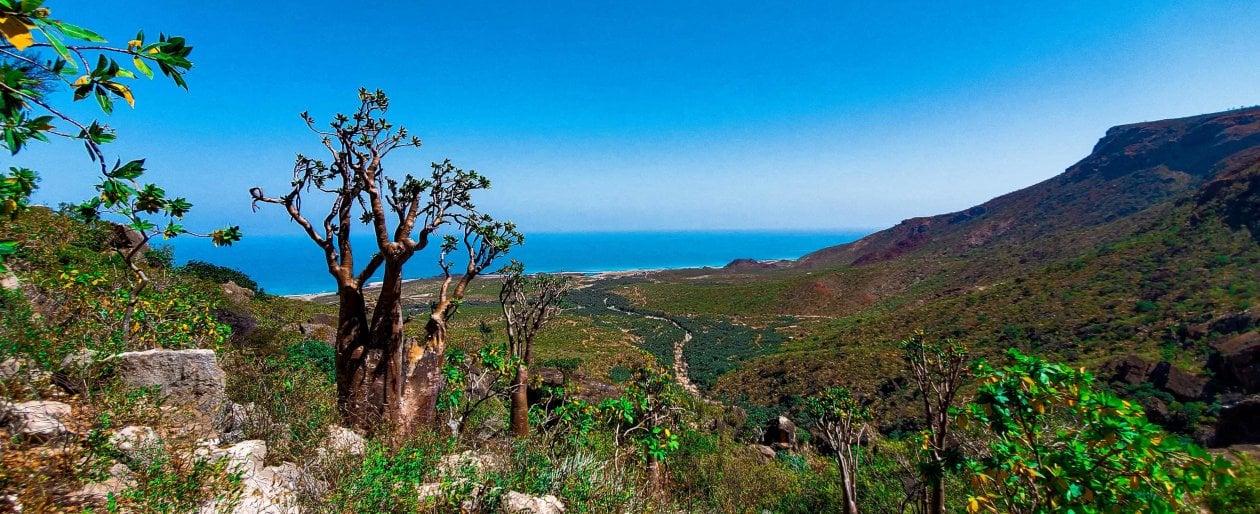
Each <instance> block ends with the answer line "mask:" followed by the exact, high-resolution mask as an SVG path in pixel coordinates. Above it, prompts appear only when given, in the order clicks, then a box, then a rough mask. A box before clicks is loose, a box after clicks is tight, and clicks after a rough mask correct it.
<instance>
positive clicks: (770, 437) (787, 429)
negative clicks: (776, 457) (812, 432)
mask: <svg viewBox="0 0 1260 514" xmlns="http://www.w3.org/2000/svg"><path fill="white" fill-rule="evenodd" d="M764 442H765V444H766V446H769V447H770V448H773V449H775V450H792V449H795V448H796V423H793V422H792V420H790V419H788V418H787V416H779V417H778V418H775V419H772V420H770V423H768V424H767V425H766V435H765V437H764Z"/></svg>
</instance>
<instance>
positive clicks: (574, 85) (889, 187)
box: [19, 1, 1260, 236]
mask: <svg viewBox="0 0 1260 514" xmlns="http://www.w3.org/2000/svg"><path fill="white" fill-rule="evenodd" d="M49 4H50V5H49V7H51V8H52V9H53V14H54V17H58V18H61V19H64V20H66V21H69V22H72V23H77V24H80V25H84V26H87V27H90V28H93V29H96V30H97V31H99V32H101V33H102V34H104V35H105V36H106V37H108V38H110V39H111V41H113V42H115V43H120V44H125V41H126V40H127V39H130V37H131V36H132V35H133V34H134V33H135V30H136V29H140V28H143V29H145V30H146V32H147V33H149V34H150V35H155V34H156V33H157V32H159V31H164V32H167V33H173V34H179V35H183V36H185V37H187V38H188V39H189V41H190V42H191V43H192V44H193V45H194V47H195V51H194V52H193V54H192V60H193V61H194V63H195V64H196V67H195V68H194V69H193V71H192V72H191V73H190V74H189V76H188V81H189V84H190V86H189V87H190V90H189V91H188V92H184V91H182V90H179V89H176V88H174V87H173V86H170V85H169V84H168V83H164V82H156V81H155V82H153V83H145V84H143V85H139V86H137V87H136V93H137V95H136V96H137V103H136V108H135V110H128V109H126V108H125V107H124V108H122V109H120V110H119V111H117V112H116V113H115V114H114V115H113V116H111V117H110V118H109V119H108V123H109V124H111V125H112V126H114V127H115V128H116V129H117V130H118V133H119V136H120V139H119V142H118V143H116V144H113V145H110V146H111V147H110V148H109V150H110V151H111V152H113V154H114V155H116V156H118V157H121V158H124V159H130V158H136V157H146V158H148V160H149V161H148V162H149V165H150V168H151V169H152V170H153V171H152V173H153V177H154V180H155V181H158V182H159V183H161V184H163V185H164V186H166V188H167V189H168V190H169V191H172V192H175V193H178V194H182V195H185V196H187V197H188V198H189V199H190V200H191V201H192V202H193V203H194V205H195V209H194V211H193V213H192V214H191V215H190V220H189V225H190V226H193V227H196V228H202V229H204V228H209V227H213V226H219V225H223V224H239V225H241V226H242V228H243V229H244V230H245V231H246V234H247V236H248V235H249V234H268V233H292V232H293V231H294V230H295V228H294V227H293V226H292V225H290V224H288V223H286V220H285V218H284V217H282V215H281V213H280V212H279V211H278V210H274V209H264V210H263V211H262V212H259V213H252V212H251V211H250V209H249V198H248V194H247V190H248V188H249V187H250V186H253V185H262V186H264V188H265V189H267V190H270V191H279V190H280V188H282V187H284V185H285V184H287V182H288V180H289V173H290V170H291V168H292V162H293V155H294V153H296V152H299V151H302V152H312V153H313V152H315V151H316V150H317V147H318V140H317V139H316V138H314V137H313V136H312V135H311V134H310V133H308V132H306V130H305V128H304V126H303V125H302V123H301V121H300V120H299V119H298V117H297V113H299V112H301V111H306V110H309V111H310V112H311V114H312V115H314V116H315V117H316V118H317V119H319V120H327V119H329V118H330V117H331V115H332V114H334V113H335V112H338V111H348V110H351V109H353V108H354V107H355V104H356V99H355V91H356V90H357V88H359V87H360V86H366V87H369V88H380V89H384V90H385V91H386V92H388V93H389V94H390V96H391V98H392V99H393V103H392V110H391V112H390V118H391V119H392V120H394V121H396V122H399V123H402V124H405V125H407V126H409V127H410V129H411V130H412V132H414V133H416V134H418V135H420V136H421V137H422V138H423V140H424V142H425V146H424V148H423V149H421V150H418V151H412V152H408V153H405V154H397V155H396V157H395V159H394V161H393V163H392V164H391V165H390V169H392V170H394V171H395V172H399V173H401V172H404V171H420V172H423V171H424V170H425V169H427V163H428V162H429V161H433V160H441V159H443V158H447V157H449V158H451V159H452V160H453V161H454V162H456V163H457V164H459V165H462V166H463V167H465V168H475V169H477V170H479V171H481V172H483V173H484V174H486V175H488V176H490V177H491V178H492V179H493V180H494V189H493V190H492V191H489V192H487V193H486V194H485V195H483V196H482V199H481V201H480V202H479V203H480V205H481V206H482V207H483V208H484V209H485V210H487V211H489V212H491V213H494V214H496V215H499V216H501V217H505V218H510V219H513V220H515V221H517V222H518V223H519V224H520V225H521V226H522V228H523V229H524V230H525V231H526V232H527V233H528V232H529V231H546V232H554V231H617V230H658V229H674V230H702V229H710V230H725V229H797V230H799V229H848V228H882V227H885V226H889V225H891V224H894V223H896V222H897V221H899V220H901V219H904V218H907V217H911V216H921V215H931V214H938V213H942V212H948V211H953V210H958V209H962V208H966V207H968V206H971V205H974V204H977V203H980V202H983V201H985V200H987V199H989V198H992V197H994V196H997V195H1000V194H1003V193H1006V192H1009V191H1012V190H1015V189H1018V188H1021V187H1025V186H1028V185H1031V184H1033V183H1036V182H1038V181H1040V180H1044V179H1046V178H1048V177H1051V176H1053V175H1055V174H1057V173H1059V172H1061V171H1062V170H1063V169H1064V168H1066V167H1067V166H1069V165H1071V164H1072V163H1073V162H1075V161H1076V160H1078V159H1080V158H1082V157H1084V156H1085V155H1086V154H1087V153H1088V152H1089V150H1090V148H1091V147H1092V146H1093V144H1094V143H1095V142H1096V141H1097V139H1098V138H1099V137H1101V136H1102V134H1103V132H1104V131H1105V130H1106V129H1107V128H1108V127H1110V126H1113V125H1117V124H1122V123H1129V122H1136V121H1143V120H1154V119H1162V118H1168V117H1177V116H1185V115H1192V114H1198V113H1203V112H1212V111H1219V110H1224V109H1228V108H1232V107H1237V106H1242V105H1252V104H1256V103H1260V66H1257V65H1256V63H1257V62H1260V59H1258V58H1260V38H1256V37H1255V30H1254V29H1255V26H1256V23H1257V22H1260V2H1241V1H1240V2H1212V1H1202V2H1160V1H1145V2H1057V3H1054V5H1052V6H1049V7H1044V6H1037V7H1028V6H1004V5H997V4H995V3H993V2H960V3H955V2H949V3H940V2H930V3H928V2H925V3H922V4H918V3H901V4H896V5H879V6H877V7H857V6H853V5H850V4H849V3H846V2H805V1H801V2H738V1H732V2H722V3H716V2H704V3H701V2H649V1H639V2H590V1H571V2H443V3H434V2H378V3H367V2H323V1H309V2H252V3H245V4H225V3H222V2H179V3H175V2H162V3H156V4H155V3H153V2H131V1H113V2H108V3H107V2H88V1H52V2H49ZM779 4H784V5H779ZM946 4H947V5H946ZM225 5H231V7H230V8H229V7H224V6H225ZM1029 5H1032V4H1031V3H1030V4H1029ZM63 98H64V97H63ZM90 107H91V106H87V105H85V106H79V107H78V108H77V111H76V112H80V113H83V114H84V115H94V113H93V111H92V110H91V109H90ZM19 163H20V164H22V165H26V166H28V167H33V168H36V169H39V170H41V172H42V173H43V176H44V180H43V183H42V187H43V189H42V191H41V192H40V193H39V196H38V197H37V199H38V200H41V201H44V202H47V203H52V204H55V203H57V202H61V201H70V200H80V199H82V198H84V197H86V196H89V195H90V194H91V192H90V190H88V189H86V188H87V186H85V184H87V183H88V182H89V180H88V179H89V178H90V177H91V170H92V168H91V165H90V163H89V162H88V161H87V159H86V156H85V155H84V154H83V153H82V152H81V150H79V147H77V146H76V145H66V144H51V145H41V146H40V147H37V148H35V149H33V150H31V151H30V152H24V154H23V155H21V156H20V160H19Z"/></svg>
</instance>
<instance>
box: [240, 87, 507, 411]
mask: <svg viewBox="0 0 1260 514" xmlns="http://www.w3.org/2000/svg"><path fill="white" fill-rule="evenodd" d="M359 101H360V105H359V108H358V110H357V111H355V112H354V114H352V115H349V116H347V115H344V114H338V115H336V116H335V117H334V118H333V121H332V122H331V123H330V124H329V127H330V128H329V130H321V129H318V128H316V127H315V119H314V118H312V117H311V116H310V115H309V114H307V113H302V115H301V116H302V119H303V121H305V122H306V125H307V127H308V128H309V129H310V130H311V131H312V132H314V133H315V134H317V135H319V137H320V142H321V143H322V144H323V147H324V149H325V150H326V151H327V152H328V159H329V160H328V161H323V160H320V159H314V158H310V157H307V156H305V155H301V154H299V155H298V156H297V159H296V162H295V163H294V166H293V182H292V189H291V190H289V191H288V192H287V193H285V194H284V195H282V196H279V197H268V196H266V195H264V194H263V191H262V189H261V188H257V187H255V188H253V189H251V190H250V195H251V196H252V197H253V199H254V205H255V207H257V203H258V202H263V203H271V204H276V205H280V206H282V207H284V209H285V211H286V212H287V213H288V215H289V217H290V218H291V219H292V220H293V221H294V222H296V223H297V224H298V225H299V226H300V227H301V228H302V230H303V231H304V232H305V233H306V235H307V237H309V238H310V239H311V241H313V242H314V243H315V245H316V246H317V247H318V248H319V250H320V252H321V253H322V254H323V255H324V260H325V262H326V264H327V266H328V273H329V274H330V275H332V277H333V279H334V281H335V282H336V284H337V294H338V296H339V306H338V322H337V344H336V350H337V400H338V405H339V407H340V409H341V412H342V415H343V416H344V417H345V419H346V421H348V422H349V423H350V424H351V425H353V426H356V427H359V428H362V429H364V430H367V431H369V432H376V431H377V429H378V428H379V425H380V424H388V425H390V426H391V427H392V429H393V430H395V431H396V432H397V433H398V434H400V435H404V436H405V435H408V434H411V433H413V432H414V431H416V429H418V428H420V427H436V426H437V425H438V422H439V420H438V416H437V400H438V396H439V394H440V393H441V389H442V383H443V379H442V369H443V365H442V364H443V359H444V356H445V352H446V347H447V336H446V327H447V322H448V321H449V320H450V318H451V317H452V316H454V315H455V312H456V311H457V310H458V309H459V305H460V302H461V301H462V300H463V297H464V294H465V292H466V291H467V288H468V284H469V283H471V282H472V280H473V279H474V278H475V277H476V276H477V275H479V274H481V273H482V272H483V271H484V270H485V269H486V267H487V266H489V265H490V264H491V263H492V262H493V261H494V260H495V259H496V258H497V257H499V256H500V255H502V254H504V253H506V252H507V251H508V250H509V249H510V248H511V247H512V246H514V245H518V244H520V243H521V242H522V241H523V239H524V238H523V237H522V236H521V234H520V233H519V232H518V231H517V230H516V226H515V225H514V224H512V223H509V222H503V221H496V220H494V219H493V218H491V217H490V216H488V215H486V214H483V213H480V212H478V211H477V210H476V207H475V206H474V205H473V202H472V194H473V192H475V191H478V190H482V189H487V188H489V187H490V180H489V179H487V178H486V177H483V176H481V175H480V174H478V173H477V172H476V171H472V170H468V171H465V170H463V169H460V168H458V167H456V166H455V165H453V164H451V162H450V160H446V161H444V162H441V163H436V162H435V163H433V164H432V173H430V174H429V177H428V178H425V179H418V178H415V177H413V176H411V175H406V176H405V177H404V178H403V179H402V180H401V181H399V180H397V179H394V178H390V177H388V176H386V175H385V167H384V159H385V158H386V157H387V156H388V155H389V154H390V153H391V152H393V151H394V150H397V149H399V148H404V147H419V146H420V139H419V138H416V137H412V136H410V135H409V134H408V132H407V129H406V128H404V127H395V126H394V125H393V124H391V123H389V122H388V121H387V120H386V119H385V118H384V115H385V113H386V112H387V111H388V110H389V98H388V97H386V96H385V93H383V92H381V91H379V90H378V91H375V92H370V91H368V90H366V89H360V90H359ZM312 190H314V191H318V192H320V193H325V194H328V195H331V196H332V204H331V206H330V207H329V209H328V211H327V213H326V214H324V215H323V216H322V219H316V221H317V222H319V225H318V226H317V225H316V224H314V223H312V222H311V220H310V218H308V217H307V216H306V214H305V213H303V210H302V208H303V205H302V194H303V193H306V192H310V191H312ZM391 217H392V222H391ZM356 221H359V222H362V223H366V224H368V226H370V227H371V231H372V235H373V244H374V246H375V250H376V252H375V253H374V254H373V255H372V256H371V257H370V258H369V259H367V260H366V262H364V261H359V262H358V263H356V261H355V256H354V251H353V250H354V249H353V247H352V244H351V241H350V235H351V227H353V225H354V223H355V222H356ZM391 225H392V227H391ZM448 225H449V226H450V227H448V228H449V229H450V230H452V231H454V232H455V234H453V235H452V234H439V233H438V230H439V229H441V228H443V227H445V226H448ZM438 236H440V237H441V241H442V242H441V247H440V251H439V254H438V263H439V265H440V266H441V267H442V271H443V274H444V277H443V278H444V280H443V281H442V284H441V286H440V289H439V291H438V294H437V299H436V300H434V301H433V302H432V303H431V304H430V313H429V316H428V319H427V320H426V322H425V326H424V339H423V340H416V339H414V338H408V337H406V335H405V334H404V331H403V327H404V324H405V323H406V322H407V321H409V320H407V319H404V317H403V308H402V307H403V305H402V270H403V265H404V264H406V263H407V261H408V260H410V259H411V257H412V256H414V255H415V254H416V253H417V252H419V251H421V250H424V249H425V248H427V247H428V245H429V243H430V240H431V238H433V237H438ZM461 247H462V251H461V253H463V254H465V255H466V258H467V259H466V264H465V265H464V266H463V268H462V269H460V272H461V273H460V274H459V275H458V278H456V275H454V274H452V272H451V269H452V267H453V266H454V263H453V262H452V261H450V260H449V259H450V258H451V257H452V254H453V253H455V252H456V251H457V250H460V249H461ZM356 265H357V266H356ZM378 270H380V271H383V274H384V279H383V281H382V282H381V286H380V291H379V293H378V295H377V297H376V301H375V302H374V306H373V307H372V308H371V309H370V310H369V308H368V302H367V299H366V298H365V297H364V292H363V286H364V285H365V284H366V283H367V282H368V280H369V279H371V278H372V276H373V275H374V274H375V273H376V272H377V271H378Z"/></svg>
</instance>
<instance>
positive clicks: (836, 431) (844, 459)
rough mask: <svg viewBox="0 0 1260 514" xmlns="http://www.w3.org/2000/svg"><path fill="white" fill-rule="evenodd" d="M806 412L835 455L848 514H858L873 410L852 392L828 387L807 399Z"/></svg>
mask: <svg viewBox="0 0 1260 514" xmlns="http://www.w3.org/2000/svg"><path fill="white" fill-rule="evenodd" d="M804 411H805V415H806V416H807V417H808V418H809V419H810V422H811V423H813V424H814V426H815V427H817V428H818V431H819V433H820V434H821V436H822V438H823V440H824V441H825V442H826V443H827V444H828V445H830V446H831V448H832V450H834V451H835V454H836V464H837V466H839V468H840V481H841V486H842V488H843V489H844V511H845V513H846V514H857V512H858V506H857V471H858V466H859V465H860V463H861V454H860V450H861V446H862V438H863V437H865V435H866V431H867V430H868V429H869V428H870V421H871V411H870V409H869V408H867V406H866V405H864V404H863V403H862V402H861V401H860V400H858V398H856V397H854V396H853V394H852V393H850V392H849V390H848V389H845V388H842V387H828V388H827V389H824V390H823V391H822V392H820V393H818V394H817V395H814V396H812V397H809V398H807V399H806V400H805V404H804Z"/></svg>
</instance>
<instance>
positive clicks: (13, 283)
mask: <svg viewBox="0 0 1260 514" xmlns="http://www.w3.org/2000/svg"><path fill="white" fill-rule="evenodd" d="M21 287H22V282H20V281H19V280H18V278H17V276H16V275H14V274H13V272H5V273H4V276H3V277H0V289H4V290H5V291H17V290H18V289H21Z"/></svg>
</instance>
